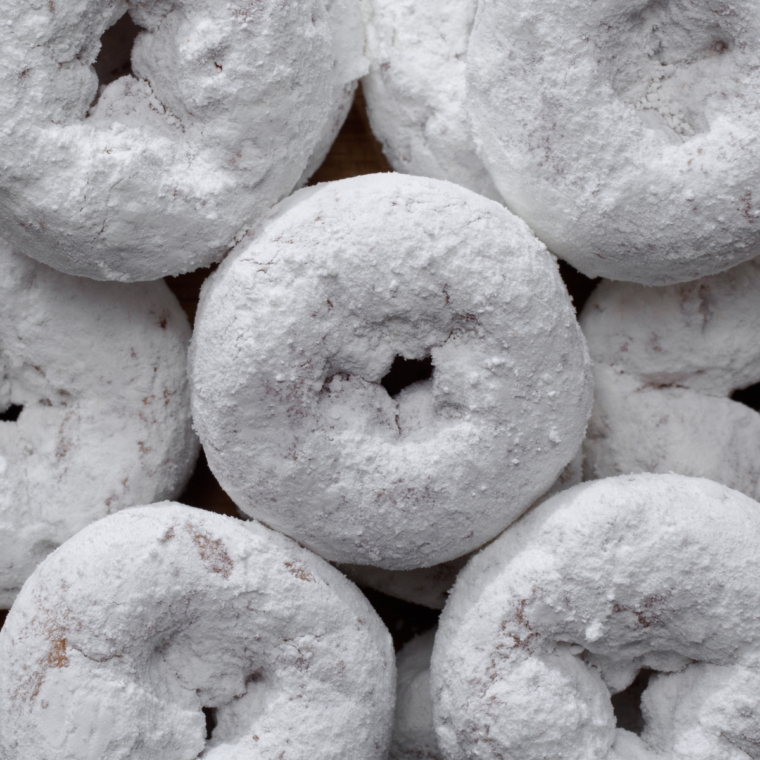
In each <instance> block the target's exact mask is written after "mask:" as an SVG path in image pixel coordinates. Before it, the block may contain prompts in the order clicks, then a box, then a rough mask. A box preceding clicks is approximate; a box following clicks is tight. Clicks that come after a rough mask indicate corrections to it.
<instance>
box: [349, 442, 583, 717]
mask: <svg viewBox="0 0 760 760" xmlns="http://www.w3.org/2000/svg"><path fill="white" fill-rule="evenodd" d="M582 476H583V451H582V449H579V450H578V453H577V454H576V455H575V457H574V458H573V459H572V461H571V462H570V463H569V464H568V465H567V467H565V469H564V470H562V472H561V473H560V475H559V477H558V478H557V480H556V481H555V482H554V485H553V486H552V487H551V488H550V489H549V490H548V491H547V492H546V493H545V494H544V495H543V496H541V497H540V499H538V502H537V503H540V502H541V501H544V500H545V499H548V498H550V497H551V496H553V495H554V494H555V493H559V491H562V490H564V489H565V488H570V487H571V486H574V485H577V484H578V483H580V482H581V480H582ZM471 556H472V554H465V555H464V556H463V557H457V558H456V559H452V560H450V561H449V562H443V563H441V564H440V565H433V567H420V568H416V569H415V570H384V569H383V568H381V567H372V566H371V565H338V567H339V569H340V570H341V571H342V572H344V573H345V574H346V575H347V576H348V577H349V578H350V579H351V580H352V581H354V583H357V584H358V585H359V586H366V587H368V588H372V589H375V590H377V591H381V592H382V593H383V594H387V595H388V596H395V597H396V598H398V599H403V600H404V601H405V602H411V603H412V604H420V605H422V606H423V607H430V608H431V609H434V610H442V609H443V607H444V605H445V604H446V598H447V597H448V595H449V590H450V589H451V587H452V586H453V585H454V581H456V579H457V575H458V574H459V571H460V570H461V569H462V568H463V567H464V566H465V565H466V564H467V562H468V560H469V559H470V557H471ZM431 730H432V725H431Z"/></svg>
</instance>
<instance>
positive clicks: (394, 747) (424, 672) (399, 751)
mask: <svg viewBox="0 0 760 760" xmlns="http://www.w3.org/2000/svg"><path fill="white" fill-rule="evenodd" d="M435 632H436V629H435V628H433V629H432V630H430V631H427V632H426V633H423V634H421V635H419V636H415V637H414V638H413V639H412V640H411V641H409V642H408V643H407V644H405V645H404V647H403V648H402V649H401V651H400V652H399V653H398V654H397V655H396V673H397V679H396V712H395V716H394V720H393V735H392V737H391V747H390V752H389V753H388V760H443V755H441V751H440V749H439V748H438V741H437V740H436V738H435V729H434V726H433V699H432V695H431V693H430V658H431V656H432V654H433V643H434V642H435Z"/></svg>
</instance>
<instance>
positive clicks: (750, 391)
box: [731, 383, 760, 412]
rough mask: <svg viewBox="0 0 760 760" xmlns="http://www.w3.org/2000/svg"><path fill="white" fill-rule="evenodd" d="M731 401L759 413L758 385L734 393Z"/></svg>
mask: <svg viewBox="0 0 760 760" xmlns="http://www.w3.org/2000/svg"><path fill="white" fill-rule="evenodd" d="M731 400H732V401H738V402H739V403H740V404H744V406H748V407H749V408H750V409H754V410H755V411H756V412H760V383H755V384H754V385H750V386H749V387H747V388H740V389H739V390H737V391H734V392H733V393H732V394H731Z"/></svg>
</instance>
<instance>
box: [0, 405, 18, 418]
mask: <svg viewBox="0 0 760 760" xmlns="http://www.w3.org/2000/svg"><path fill="white" fill-rule="evenodd" d="M23 410H24V407H23V406H19V405H18V404H11V405H10V406H9V407H8V408H7V409H5V410H4V411H2V412H0V422H16V420H18V418H19V416H20V415H21V412H22V411H23Z"/></svg>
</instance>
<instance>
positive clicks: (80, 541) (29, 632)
mask: <svg viewBox="0 0 760 760" xmlns="http://www.w3.org/2000/svg"><path fill="white" fill-rule="evenodd" d="M394 686H395V669H394V667H393V649H392V644H391V639H390V635H389V634H388V631H387V630H386V629H385V627H384V626H383V624H382V623H381V622H380V620H379V618H378V617H377V615H376V614H375V612H374V611H373V610H372V608H371V607H370V605H369V603H368V602H367V600H366V599H365V598H364V597H363V596H362V595H361V593H360V592H359V591H358V590H357V589H356V587H355V586H353V584H351V583H350V582H349V581H347V580H346V579H345V578H344V577H343V576H341V574H340V573H338V572H337V571H336V570H335V569H333V568H332V567H330V566H329V565H328V564H327V563H326V562H323V561H322V560H320V559H319V558H318V557H315V556H314V555H313V554H311V552H309V551H307V550H305V549H302V548H300V547H299V546H297V545H296V544H295V543H294V542H293V541H290V540H289V539H287V538H285V537H284V536H281V535H278V534H276V533H274V532H273V531H270V530H268V529H267V528H265V527H263V526H262V525H259V524H257V523H253V522H251V523H245V522H242V521H240V520H237V519H234V518H228V517H223V516H221V515H215V514H212V513H209V512H204V511H202V510H197V509H193V508H192V507H184V506H182V505H179V504H170V503H164V504H163V505H153V506H151V507H142V508H137V509H131V510H127V511H125V512H121V513H120V514H118V515H114V516H112V517H109V518H106V519H105V520H102V521H100V522H97V523H95V524H94V525H91V526H89V527H88V528H86V529H85V530H83V531H82V532H80V533H79V534H77V535H76V536H74V538H72V539H71V540H70V541H68V542H67V543H66V544H65V545H64V546H63V547H61V549H59V550H58V551H57V552H55V553H54V554H53V555H52V556H50V557H49V558H48V559H47V560H46V561H45V562H44V563H43V564H42V565H40V566H39V568H38V569H37V571H36V572H35V574H34V575H33V576H32V578H30V580H29V582H28V583H27V584H26V585H25V587H24V589H23V590H22V592H21V594H20V595H19V597H18V600H17V602H16V604H15V605H14V606H13V609H12V610H11V612H10V614H9V615H8V619H7V621H6V624H5V626H4V628H3V630H2V631H0V719H1V720H2V725H3V731H2V735H1V736H0V755H2V756H3V758H7V760H22V759H23V760H27V758H32V757H39V758H41V757H45V758H47V759H48V760H57V759H58V758H61V759H62V758H66V760H75V759H78V758H82V759H84V758H94V757H98V758H106V757H107V758H113V760H122V759H124V760H126V759H127V758H129V760H154V759H155V760H159V758H160V760H174V759H175V758H176V760H180V758H190V757H198V756H199V753H202V755H203V757H204V758H209V759H210V760H219V759H220V758H225V759H226V758H230V757H239V758H242V757H263V758H276V757H281V758H287V757H290V758H293V759H294V760H296V759H299V760H304V759H305V758H314V759H315V760H316V759H317V758H324V759H325V760H326V759H327V758H331V759H332V758H343V759H345V760H348V758H351V759H352V760H354V759H355V758H358V759H365V758H367V759H368V758H376V759H377V760H381V758H383V757H385V753H386V752H387V747H388V741H389V738H390V730H391V721H392V711H393V698H394ZM202 707H205V708H211V709H212V710H214V711H215V718H216V727H215V728H214V730H213V734H212V736H211V738H210V740H208V741H204V739H205V735H206V721H205V718H204V714H203V712H202V711H201V708H202ZM204 745H205V747H204Z"/></svg>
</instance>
